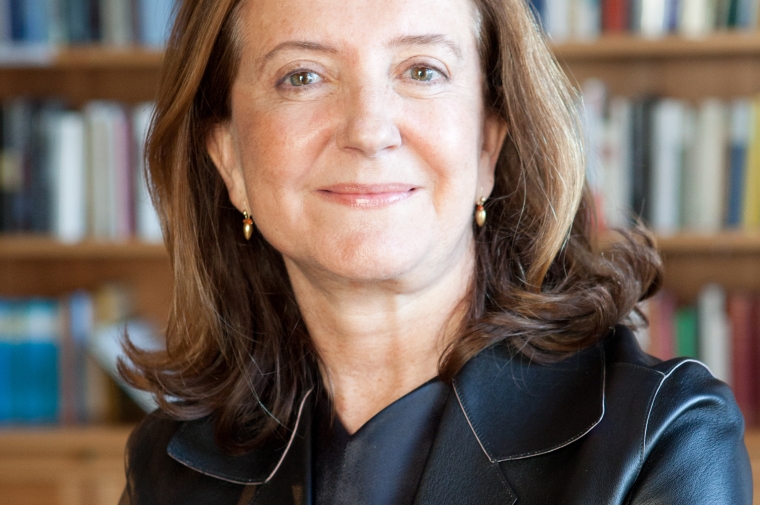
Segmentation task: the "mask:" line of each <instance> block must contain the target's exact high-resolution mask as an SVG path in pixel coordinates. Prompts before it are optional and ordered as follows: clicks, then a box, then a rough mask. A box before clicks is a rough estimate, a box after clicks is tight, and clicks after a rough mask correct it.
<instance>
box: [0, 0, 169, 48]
mask: <svg viewBox="0 0 760 505" xmlns="http://www.w3.org/2000/svg"><path fill="white" fill-rule="evenodd" d="M173 8H174V0H0V47H5V49H6V50H10V49H14V48H15V49H18V50H21V51H23V49H24V47H37V48H44V47H46V46H60V45H73V44H95V43H97V44H105V45H111V46H131V45H142V46H147V47H155V48H160V47H162V46H163V45H164V44H165V42H166V39H167V36H168V32H169V28H170V24H171V21H172V14H173ZM0 54H1V53H0Z"/></svg>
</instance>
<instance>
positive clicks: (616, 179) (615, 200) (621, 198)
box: [601, 97, 633, 227]
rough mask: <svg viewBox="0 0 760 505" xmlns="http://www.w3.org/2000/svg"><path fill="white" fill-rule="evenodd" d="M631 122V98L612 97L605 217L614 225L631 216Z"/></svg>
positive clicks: (605, 141)
mask: <svg viewBox="0 0 760 505" xmlns="http://www.w3.org/2000/svg"><path fill="white" fill-rule="evenodd" d="M631 122H632V104H631V101H630V100H629V99H627V98H620V97H614V98H612V99H611V100H609V106H608V119H607V122H606V128H605V131H604V133H603V146H602V154H601V164H602V168H601V170H602V171H603V172H604V181H603V192H604V194H603V198H604V209H603V212H604V221H605V222H606V223H607V224H608V226H610V227H625V226H627V225H628V224H629V223H630V220H631V209H632V208H633V204H632V202H631V194H632V186H633V170H632V166H631V125H632V123H631Z"/></svg>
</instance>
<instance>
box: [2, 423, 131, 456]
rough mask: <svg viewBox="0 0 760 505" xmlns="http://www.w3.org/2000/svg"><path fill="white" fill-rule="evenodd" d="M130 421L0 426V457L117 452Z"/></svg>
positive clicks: (109, 453)
mask: <svg viewBox="0 0 760 505" xmlns="http://www.w3.org/2000/svg"><path fill="white" fill-rule="evenodd" d="M133 429H134V426H132V425H120V426H119V425H117V426H82V427H71V428H69V427H44V428H26V427H23V428H0V458H2V457H7V456H24V457H30V456H38V455H49V456H53V455H55V456H77V457H81V456H86V457H96V456H120V455H121V454H123V453H124V447H125V445H126V443H127V438H129V434H130V433H131V432H132V430H133Z"/></svg>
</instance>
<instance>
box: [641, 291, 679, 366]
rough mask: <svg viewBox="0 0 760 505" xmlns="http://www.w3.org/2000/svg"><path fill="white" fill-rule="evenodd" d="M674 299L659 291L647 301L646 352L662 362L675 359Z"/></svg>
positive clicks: (665, 292)
mask: <svg viewBox="0 0 760 505" xmlns="http://www.w3.org/2000/svg"><path fill="white" fill-rule="evenodd" d="M675 312H676V299H675V296H673V295H672V294H671V293H669V292H667V291H660V292H659V293H658V294H657V295H655V296H654V297H652V298H651V299H649V301H648V317H649V347H648V349H647V352H648V353H649V354H651V355H653V356H655V357H657V358H660V359H662V360H669V359H671V358H673V357H675V340H676V331H675Z"/></svg>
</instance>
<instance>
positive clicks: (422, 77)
mask: <svg viewBox="0 0 760 505" xmlns="http://www.w3.org/2000/svg"><path fill="white" fill-rule="evenodd" d="M411 74H412V79H414V80H415V81H422V82H428V81H432V80H433V79H435V78H436V77H438V76H440V75H441V73H440V72H438V71H437V70H433V69H432V68H427V67H412V69H411Z"/></svg>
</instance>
